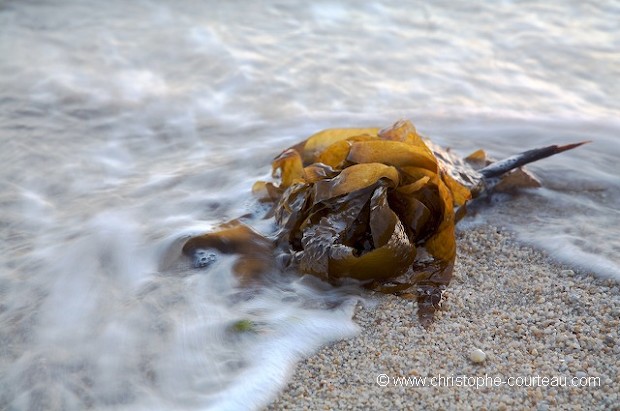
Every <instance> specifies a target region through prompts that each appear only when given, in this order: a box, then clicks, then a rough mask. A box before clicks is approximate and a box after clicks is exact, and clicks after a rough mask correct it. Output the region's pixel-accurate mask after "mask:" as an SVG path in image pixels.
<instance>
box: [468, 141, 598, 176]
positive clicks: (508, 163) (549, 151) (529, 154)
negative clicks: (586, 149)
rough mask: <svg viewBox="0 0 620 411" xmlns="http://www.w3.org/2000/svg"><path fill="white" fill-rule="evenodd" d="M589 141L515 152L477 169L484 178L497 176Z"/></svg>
mask: <svg viewBox="0 0 620 411" xmlns="http://www.w3.org/2000/svg"><path fill="white" fill-rule="evenodd" d="M589 142H590V141H582V142H580V143H574V144H566V145H563V146H558V145H552V146H547V147H542V148H535V149H533V150H528V151H524V152H522V153H519V154H515V155H514V156H510V157H508V158H505V159H503V160H500V161H497V162H495V163H493V164H490V165H488V166H486V167H484V168H483V169H480V170H478V172H479V173H480V174H482V176H483V177H484V178H493V177H499V176H501V175H502V174H504V173H506V172H508V171H510V170H513V169H515V168H518V167H521V166H524V165H525V164H529V163H532V162H534V161H538V160H541V159H543V158H547V157H551V156H552V155H555V154H559V153H562V152H564V151H567V150H572V149H573V148H577V147H579V146H581V145H583V144H586V143H589Z"/></svg>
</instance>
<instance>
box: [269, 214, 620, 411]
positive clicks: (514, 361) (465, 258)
mask: <svg viewBox="0 0 620 411" xmlns="http://www.w3.org/2000/svg"><path fill="white" fill-rule="evenodd" d="M457 237H458V239H457V241H458V245H459V246H458V258H457V263H456V267H455V272H454V278H453V279H452V282H451V284H450V286H449V287H448V289H447V291H446V297H447V298H446V301H445V303H444V305H443V307H442V309H441V311H439V312H438V313H437V315H436V320H435V323H434V325H433V326H432V328H431V329H429V330H428V331H425V330H424V329H423V328H422V327H421V326H420V324H419V321H418V319H417V313H416V304H415V302H414V301H409V300H405V299H402V298H398V297H395V296H392V295H377V296H374V297H371V299H372V301H374V302H376V305H373V304H367V305H366V306H362V305H358V307H357V309H356V313H355V316H354V320H355V321H356V322H357V323H358V324H359V325H360V328H361V332H360V334H359V335H358V336H356V337H354V338H351V339H348V340H344V341H339V342H337V343H335V344H332V345H329V346H326V347H323V348H322V349H321V350H319V351H318V352H316V353H315V354H314V355H312V356H311V357H309V358H306V359H304V360H302V361H300V363H299V364H298V365H297V368H296V371H295V373H294V375H293V378H292V379H291V381H290V382H289V383H288V385H287V387H286V388H285V389H284V391H283V392H281V393H280V395H279V396H278V398H277V399H276V400H275V401H273V402H272V403H271V404H270V405H269V407H268V408H267V409H269V410H276V409H278V410H279V409H321V410H323V409H325V410H329V409H343V410H344V409H403V408H407V409H417V408H422V409H425V408H429V407H431V406H432V407H433V408H438V409H454V408H457V407H458V408H459V409H461V408H464V409H468V408H473V409H513V408H528V409H539V410H545V409H549V408H556V407H560V408H566V406H567V405H570V406H571V407H572V409H614V408H613V407H614V406H616V407H617V406H618V405H617V404H618V403H620V396H619V394H618V393H619V392H620V381H619V378H620V341H619V340H618V329H619V328H620V284H618V283H617V282H615V281H614V280H612V279H603V278H598V277H594V276H593V275H591V274H588V273H585V272H579V271H577V272H575V271H573V270H571V269H570V268H569V267H567V266H565V265H563V264H559V263H557V262H554V261H552V260H551V259H550V258H549V257H547V256H545V255H544V254H543V253H542V252H541V251H538V250H534V249H532V248H530V247H529V246H525V245H522V244H521V243H519V242H518V241H517V240H515V239H514V237H513V236H512V235H510V234H506V233H503V232H500V230H498V229H496V228H495V227H492V226H489V225H484V226H479V227H474V228H470V229H468V230H467V231H466V232H465V231H461V232H459V233H458V234H457ZM474 349H481V350H482V351H484V353H485V354H486V359H485V360H484V361H483V362H482V363H474V362H473V361H472V360H471V359H470V358H469V357H470V353H471V351H472V350H474ZM380 374H386V375H387V376H388V377H389V378H390V379H391V380H390V381H391V382H390V384H389V385H388V386H386V387H382V386H379V384H377V376H378V375H380ZM439 375H442V376H452V377H453V378H456V377H458V376H465V377H485V376H489V377H491V378H496V377H500V378H501V379H502V381H504V383H503V384H499V385H498V386H491V387H489V386H484V387H479V388H476V387H465V386H462V385H463V384H461V386H458V385H457V384H456V383H455V382H454V381H455V380H454V379H453V380H452V386H449V387H447V386H442V387H429V386H427V387H411V386H409V387H404V386H394V384H393V378H398V377H405V378H407V377H416V378H422V377H426V378H427V380H429V381H430V379H431V378H433V377H438V376H439ZM537 375H538V376H540V379H539V380H537V381H538V383H533V384H534V385H538V386H531V385H532V384H529V385H530V386H529V387H526V386H523V385H525V383H523V384H521V385H522V386H520V387H519V386H508V385H507V384H506V381H507V379H508V378H510V377H512V378H513V380H512V381H513V385H514V384H515V383H514V381H515V379H516V378H517V377H523V378H528V377H529V378H530V380H529V381H532V379H531V378H535V377H536V376H537ZM543 377H548V378H550V379H551V378H553V377H566V379H567V381H568V383H567V384H568V385H570V384H571V379H572V378H574V377H577V378H578V379H579V378H582V377H594V379H591V380H590V381H591V382H590V383H591V384H593V385H594V384H596V381H599V382H600V386H597V387H594V386H585V387H584V386H579V387H571V386H565V387H563V386H555V387H552V386H550V385H547V386H544V385H542V382H544V381H543V380H542V378H543ZM596 378H598V380H596ZM437 381H438V380H435V382H437ZM445 381H446V383H445V384H449V383H448V382H447V380H445ZM498 381H499V380H498ZM520 381H525V380H520ZM560 381H561V379H560ZM581 381H584V382H585V381H586V380H581ZM616 409H618V408H616Z"/></svg>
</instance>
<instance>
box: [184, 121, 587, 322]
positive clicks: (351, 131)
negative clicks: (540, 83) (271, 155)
mask: <svg viewBox="0 0 620 411" xmlns="http://www.w3.org/2000/svg"><path fill="white" fill-rule="evenodd" d="M580 144H583V143H578V144H573V145H567V146H550V147H545V148H543V149H536V150H530V151H527V152H524V153H521V154H519V155H517V156H513V157H510V158H508V159H506V160H504V161H500V162H497V163H490V161H488V160H487V159H486V156H485V155H484V152H482V151H479V152H476V153H474V154H473V155H471V156H470V157H468V158H467V159H466V161H462V160H460V159H459V158H457V157H455V156H453V155H452V154H451V153H449V152H447V151H444V150H441V149H440V148H438V147H435V146H434V145H433V144H432V143H430V142H429V141H426V140H424V139H423V138H422V137H421V136H420V135H419V134H418V133H417V131H416V129H415V127H414V126H413V124H412V123H411V122H409V121H399V122H397V123H396V124H394V125H393V126H392V127H390V128H387V129H383V130H380V129H378V128H346V129H328V130H324V131H321V132H319V133H316V134H314V135H312V136H310V137H309V138H308V139H306V140H304V141H302V142H300V143H298V144H296V145H295V146H293V147H290V148H289V149H287V150H285V151H283V152H282V153H281V154H280V155H279V156H278V157H276V159H275V160H274V161H273V163H272V171H273V177H274V178H275V179H276V182H262V181H259V182H257V183H255V184H254V187H253V191H254V193H255V195H257V196H258V197H259V198H260V199H261V201H265V202H268V203H271V204H272V212H271V213H269V217H274V219H275V223H276V225H277V227H278V229H277V231H276V232H275V233H274V234H273V235H272V236H270V237H265V236H262V235H260V234H258V233H256V232H254V231H253V230H252V229H250V228H249V227H247V226H245V225H243V224H242V223H240V222H239V221H233V222H231V223H228V224H226V225H224V226H222V228H221V230H220V231H216V232H213V233H208V234H205V235H202V236H199V237H194V238H192V239H190V240H189V241H188V242H187V243H186V244H185V247H184V252H185V254H187V255H193V256H194V257H196V256H197V255H198V256H200V255H201V254H200V253H199V251H200V250H201V249H205V248H206V249H216V250H217V251H219V252H222V253H232V254H238V255H239V259H238V260H237V263H236V266H235V272H236V273H237V274H238V275H239V276H241V277H242V278H245V279H251V278H256V276H257V275H258V274H260V273H261V272H266V271H269V270H273V269H274V268H275V269H278V270H295V271H297V272H299V273H302V274H311V275H314V276H317V277H320V278H322V279H323V280H326V281H329V282H331V283H334V284H338V283H340V282H342V281H343V280H344V279H346V278H351V279H355V280H359V281H360V282H362V283H363V284H364V285H365V286H366V287H368V288H370V289H373V290H376V291H380V292H384V293H393V294H397V295H401V296H404V297H407V298H416V299H417V301H418V315H419V317H420V320H421V322H422V324H423V325H428V324H430V322H431V321H432V319H433V316H434V313H435V311H436V310H437V309H438V308H439V305H440V303H441V300H442V293H443V291H444V290H445V288H446V287H447V286H448V284H449V283H450V280H451V278H452V272H453V269H454V262H455V258H456V236H455V224H456V222H457V220H458V219H459V218H460V217H462V216H463V215H464V213H465V204H466V202H467V201H468V200H470V199H471V198H472V196H473V197H477V196H480V195H481V194H482V193H483V192H485V191H488V190H489V189H491V188H493V186H496V185H497V184H498V182H500V183H501V182H502V180H501V179H502V178H505V177H507V176H510V175H512V177H511V178H505V180H503V181H504V185H506V186H515V187H516V186H519V185H521V186H524V185H531V184H532V183H535V182H536V181H533V180H531V179H527V178H526V179H524V177H523V175H522V173H521V174H519V172H521V171H520V169H519V167H520V166H522V165H523V164H526V163H528V162H531V161H536V160H538V159H540V158H544V157H548V156H550V155H553V154H556V153H559V152H562V151H565V150H568V149H571V148H574V147H577V146H579V145H580ZM476 162H478V163H480V164H478V165H476ZM515 172H518V173H517V174H515ZM526 177H527V176H526ZM276 256H278V257H282V256H284V258H275V257H276ZM198 265H200V261H199V262H198Z"/></svg>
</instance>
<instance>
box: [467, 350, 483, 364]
mask: <svg viewBox="0 0 620 411" xmlns="http://www.w3.org/2000/svg"><path fill="white" fill-rule="evenodd" d="M486 358H487V355H486V354H485V353H484V351H482V350H481V349H480V348H476V349H475V350H472V351H471V352H470V353H469V359H470V360H471V361H472V362H474V363H478V364H479V363H481V362H484V360H485V359H486Z"/></svg>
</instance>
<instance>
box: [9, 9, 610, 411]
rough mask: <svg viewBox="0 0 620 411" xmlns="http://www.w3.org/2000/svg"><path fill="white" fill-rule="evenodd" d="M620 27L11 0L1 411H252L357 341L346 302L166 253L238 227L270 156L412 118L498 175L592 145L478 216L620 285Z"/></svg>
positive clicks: (550, 13)
mask: <svg viewBox="0 0 620 411" xmlns="http://www.w3.org/2000/svg"><path fill="white" fill-rule="evenodd" d="M619 17H620V5H619V4H618V3H617V2H615V1H607V2H605V1H596V2H594V1H590V2H578V1H563V2H545V3H541V2H534V1H532V2H527V1H502V2H453V1H451V2H447V1H445V2H443V1H439V2H433V3H432V4H425V3H424V2H413V1H412V2H404V3H403V2H396V1H394V2H387V1H386V2H364V3H363V4H362V3H360V2H353V1H350V2H346V1H342V2H331V1H318V2H276V1H269V2H250V1H237V2H216V1H202V2H198V1H189V0H188V1H184V2H172V1H164V0H152V1H135V2H125V1H118V0H116V1H114V0H112V1H107V2H95V1H86V0H80V1H77V0H76V1H68V0H56V1H54V0H48V1H27V0H23V1H20V2H11V1H3V2H0V56H2V57H1V58H0V141H1V142H2V150H1V151H0V176H1V177H2V178H1V179H0V204H1V205H0V207H1V210H2V213H1V214H0V238H1V242H0V254H1V255H2V257H0V270H1V271H0V325H1V327H0V409H11V410H12V409H15V410H18V409H61V408H63V409H85V408H95V409H125V408H126V409H141V408H142V409H150V410H152V409H204V408H215V409H227V408H228V409H247V408H259V407H261V406H262V405H264V404H266V403H267V402H268V401H269V400H270V398H272V396H273V395H275V392H276V391H277V390H278V389H280V388H281V387H282V386H283V384H285V382H286V378H287V375H288V373H290V371H291V369H292V367H293V366H294V364H295V362H296V361H297V360H298V359H299V358H300V357H301V356H303V355H307V354H308V353H310V352H312V350H314V349H316V348H317V347H318V346H320V345H321V344H325V343H327V342H330V341H334V340H337V339H340V338H345V337H347V336H350V335H352V334H353V333H355V332H356V326H355V324H354V323H353V322H352V320H351V313H352V304H353V302H354V301H355V300H354V298H353V299H352V297H350V296H349V295H348V293H347V292H346V291H345V290H340V291H334V290H332V291H330V292H327V290H320V291H316V290H315V287H316V286H317V285H316V284H313V285H312V286H309V285H308V284H307V280H298V279H290V278H287V279H279V280H274V281H273V282H272V284H270V285H269V287H265V288H262V289H260V290H258V291H256V292H255V293H254V294H253V295H247V294H246V293H244V291H243V290H241V289H239V288H237V287H236V286H235V282H234V279H233V278H231V276H230V264H231V262H230V261H227V260H223V261H221V262H219V263H218V266H217V267H215V268H214V269H212V270H210V271H209V273H208V274H205V273H203V272H200V271H195V270H192V269H190V268H189V267H187V266H183V265H179V264H176V265H175V264H169V263H168V262H169V261H168V257H167V256H170V255H172V256H174V250H175V247H174V245H175V244H176V243H175V240H176V239H178V238H180V237H182V236H183V235H187V234H189V233H193V232H200V231H203V230H206V229H209V228H211V227H213V226H214V225H215V224H217V223H218V222H221V221H224V220H226V219H229V218H234V217H237V216H239V215H242V214H244V213H246V212H247V211H248V209H251V208H252V207H253V206H254V203H253V202H252V199H251V196H250V195H249V189H250V187H251V184H252V182H254V181H255V180H256V179H258V178H264V176H265V175H266V174H267V172H268V166H269V162H270V160H271V158H272V157H273V156H274V155H276V154H277V153H278V152H279V151H280V150H281V149H282V148H284V147H286V146H288V145H290V144H291V143H292V142H294V141H297V140H299V139H301V138H305V137H306V136H308V135H309V134H311V133H313V132H315V131H317V130H320V129H322V128H325V127H330V126H357V127H361V126H370V125H372V126H375V125H377V126H387V125H389V124H391V123H392V122H394V121H396V120H398V119H399V118H410V119H412V120H413V121H414V123H415V124H416V125H417V126H418V128H419V129H420V130H421V131H422V132H423V133H424V134H426V135H428V136H429V137H431V138H433V140H435V141H437V142H439V143H441V144H443V145H447V146H451V147H453V148H454V149H455V150H457V151H458V152H460V153H462V154H467V153H468V152H470V151H473V150H475V149H477V148H480V147H484V148H486V149H487V150H488V151H489V152H490V153H491V154H493V155H494V156H495V157H501V156H504V155H508V154H511V153H514V152H518V151H522V150H523V149H526V148H531V147H535V146H540V145H544V144H551V143H568V142H573V141H580V140H584V139H588V140H592V141H593V143H591V144H589V145H587V146H585V147H582V148H580V149H578V150H575V151H574V152H569V153H566V154H563V155H562V156H559V157H556V158H552V159H548V160H545V161H544V162H541V163H540V164H538V165H536V166H534V167H533V169H534V170H535V171H537V172H538V173H539V175H541V177H542V178H543V181H544V183H545V188H544V189H542V190H538V191H536V192H531V193H527V195H521V196H519V197H518V198H516V199H513V204H512V206H509V205H508V204H499V205H498V206H497V207H495V208H493V209H490V210H488V212H487V213H486V214H485V215H486V217H484V219H483V220H482V221H489V220H490V221H492V222H495V223H500V224H503V225H509V226H510V227H512V228H513V229H514V230H517V231H518V232H519V233H520V234H521V235H522V237H523V238H524V239H525V240H526V241H530V242H532V243H534V244H537V245H538V246H540V247H543V248H545V249H546V250H548V251H549V252H551V253H553V254H554V255H555V256H557V257H558V258H560V259H563V260H564V261H568V262H570V263H572V264H574V265H576V266H577V267H580V268H584V269H586V270H592V271H595V272H596V273H598V274H600V275H607V276H616V277H620V268H619V267H620V262H619V259H618V257H617V256H618V254H619V252H620V240H619V239H618V237H619V236H618V229H617V222H618V221H620V215H619V213H620V212H619V211H618V207H617V204H618V203H619V202H620V201H619V200H620V179H619V178H618V172H619V168H618V166H617V158H619V157H620V144H619V141H618V138H619V137H618V136H619V133H620V121H618V114H619V113H620V85H619V84H620V83H619V82H618V81H617V79H618V78H620V53H619V52H618V50H620V18H619ZM480 218H482V217H480V216H472V217H470V219H469V220H468V223H470V224H471V223H475V222H476V221H479V219H480ZM171 250H172V251H171ZM334 307H335V308H334ZM240 320H250V321H251V322H252V323H253V324H255V327H254V328H255V330H254V331H253V332H249V333H239V332H235V331H234V327H233V328H232V329H231V325H234V323H235V321H240Z"/></svg>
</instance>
